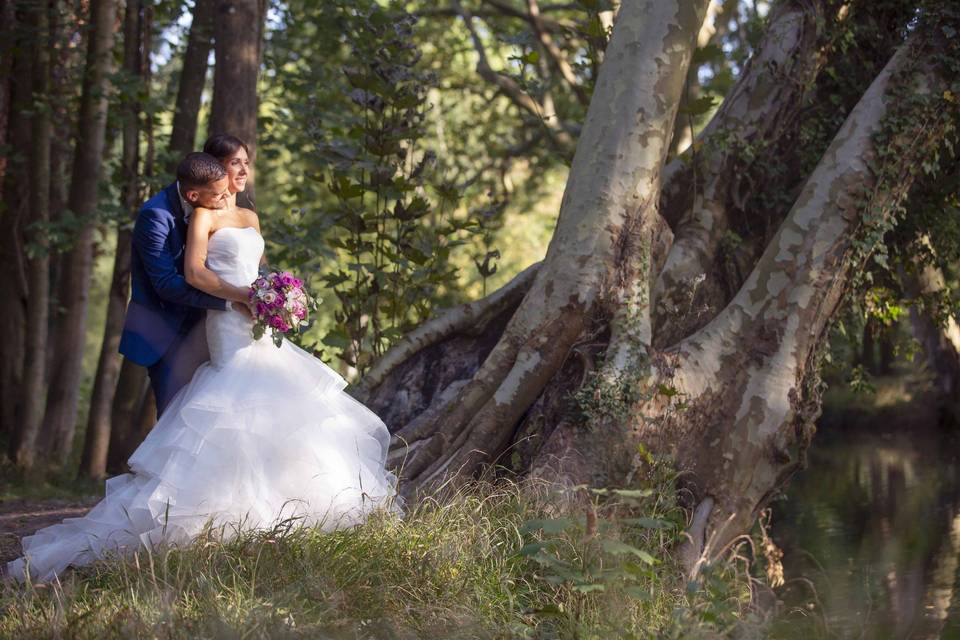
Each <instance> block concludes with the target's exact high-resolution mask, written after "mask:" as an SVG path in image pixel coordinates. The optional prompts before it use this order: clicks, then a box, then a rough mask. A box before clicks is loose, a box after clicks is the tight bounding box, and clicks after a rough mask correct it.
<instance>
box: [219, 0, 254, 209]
mask: <svg viewBox="0 0 960 640" xmlns="http://www.w3.org/2000/svg"><path fill="white" fill-rule="evenodd" d="M215 2H216V9H215V12H214V18H213V25H214V42H215V44H214V47H215V50H216V60H217V63H216V66H215V67H214V72H213V105H212V108H211V113H210V131H209V133H210V135H213V134H216V133H229V134H231V135H235V136H237V137H238V138H240V139H242V140H243V141H244V142H246V143H247V145H248V146H249V147H250V161H251V163H253V161H254V158H255V155H256V151H255V149H256V142H257V105H258V100H257V78H258V75H259V70H260V54H261V47H262V44H261V43H262V40H263V29H264V20H265V18H266V12H265V6H266V5H265V1H264V0H215ZM252 189H253V186H252V185H250V184H249V183H248V186H247V190H246V193H247V195H248V196H250V198H251V199H252V198H253V190H252Z"/></svg>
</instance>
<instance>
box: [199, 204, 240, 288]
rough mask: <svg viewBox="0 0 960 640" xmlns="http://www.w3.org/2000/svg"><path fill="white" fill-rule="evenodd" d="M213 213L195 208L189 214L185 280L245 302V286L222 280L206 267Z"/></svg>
mask: <svg viewBox="0 0 960 640" xmlns="http://www.w3.org/2000/svg"><path fill="white" fill-rule="evenodd" d="M212 216H213V214H212V213H211V212H210V211H209V210H208V209H202V208H197V209H195V210H194V212H193V215H191V216H190V225H189V226H188V227H187V251H186V255H185V256H184V259H183V274H184V276H185V277H186V278H187V282H188V283H189V284H190V285H191V286H193V287H196V288H197V289H200V291H204V292H206V293H209V294H210V295H212V296H217V297H220V298H224V299H225V300H234V301H236V302H243V303H247V302H248V299H247V292H248V290H249V289H248V288H247V287H237V286H235V285H232V284H230V283H229V282H224V281H223V280H222V279H221V278H220V276H218V275H217V274H215V273H214V272H213V271H210V269H207V266H206V264H205V263H206V261H207V242H208V241H209V239H210V229H211V225H212V224H213V219H212Z"/></svg>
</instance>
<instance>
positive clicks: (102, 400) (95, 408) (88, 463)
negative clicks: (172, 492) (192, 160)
mask: <svg viewBox="0 0 960 640" xmlns="http://www.w3.org/2000/svg"><path fill="white" fill-rule="evenodd" d="M143 8H144V7H143V3H142V2H141V1H139V0H127V6H126V9H125V12H124V21H123V68H124V70H125V71H126V73H127V75H128V77H129V79H130V81H131V82H132V81H134V80H137V79H141V78H142V73H143V71H144V59H143V58H144V57H149V54H148V53H147V52H148V51H149V50H146V51H145V50H144V49H145V48H144V47H142V42H141V40H142V38H141V34H142V32H143V31H144V30H145V29H150V28H151V27H152V25H150V24H144V22H145V21H144V20H143ZM132 97H133V96H131V98H132ZM122 109H123V157H122V159H121V172H122V184H123V188H122V193H121V206H122V207H123V209H124V210H125V211H127V212H129V214H130V216H131V220H133V219H134V218H136V215H137V209H138V208H139V205H140V174H139V168H140V167H139V164H140V106H139V101H138V100H137V99H128V100H125V101H124V104H122ZM194 126H196V125H194ZM132 249H133V243H132V234H131V231H130V229H129V227H128V226H127V225H124V224H121V225H120V226H119V228H118V230H117V248H116V252H115V253H114V261H113V276H112V277H111V281H110V291H109V294H108V298H107V317H106V321H105V322H104V327H103V342H102V344H101V347H100V358H99V360H98V362H97V371H96V374H95V377H94V381H93V392H92V393H91V394H90V411H89V413H88V416H87V430H86V434H85V440H84V447H83V457H82V458H81V460H80V474H81V475H85V476H88V477H91V478H102V477H104V476H105V475H106V473H107V448H108V446H109V444H110V414H111V409H112V406H113V397H114V394H115V392H116V389H117V378H118V376H119V374H120V361H121V358H120V354H119V353H118V348H119V346H120V334H121V332H122V330H123V322H124V317H125V315H126V310H127V298H128V297H129V295H130V257H131V254H132Z"/></svg>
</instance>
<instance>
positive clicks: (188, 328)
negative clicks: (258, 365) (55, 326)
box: [120, 153, 244, 414]
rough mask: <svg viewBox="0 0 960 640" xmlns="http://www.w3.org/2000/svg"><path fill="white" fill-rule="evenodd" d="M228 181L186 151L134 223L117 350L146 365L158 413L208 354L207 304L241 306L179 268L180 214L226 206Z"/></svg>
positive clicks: (217, 167) (216, 166) (183, 224)
mask: <svg viewBox="0 0 960 640" xmlns="http://www.w3.org/2000/svg"><path fill="white" fill-rule="evenodd" d="M227 187H228V180H227V172H226V170H225V169H224V168H223V166H221V164H220V163H219V162H218V161H217V159H216V158H214V157H213V156H210V155H208V154H205V153H190V154H188V155H187V156H186V157H185V158H184V159H183V161H182V162H181V163H180V165H179V166H178V167H177V181H176V182H174V183H173V184H171V185H170V186H168V187H167V188H165V189H164V190H163V191H161V192H160V193H158V194H157V195H155V196H154V197H152V198H150V200H148V201H147V202H146V203H145V204H144V205H143V206H142V207H141V208H140V212H139V213H138V214H137V220H136V222H135V223H134V227H133V256H132V258H131V265H130V267H131V268H130V272H131V285H132V287H131V289H132V290H131V295H130V304H129V305H128V306H127V319H126V323H125V325H124V327H123V335H122V336H121V338H120V353H122V354H123V355H124V356H125V357H127V358H129V359H130V360H132V361H133V362H136V363H137V364H139V365H142V366H144V367H147V370H148V371H149V374H150V385H151V386H152V387H153V391H154V394H155V395H156V398H157V413H158V414H160V413H163V410H164V409H165V408H166V406H167V404H168V403H169V402H170V399H171V398H172V397H173V396H174V395H175V394H176V392H177V391H178V390H179V389H180V388H181V387H183V386H184V385H185V384H187V383H188V382H189V381H190V379H191V378H192V377H193V373H194V371H196V369H197V367H199V366H200V365H201V364H203V363H204V362H206V361H207V360H209V359H210V353H209V350H208V348H207V339H206V335H205V330H204V323H203V319H204V317H205V315H206V310H207V309H219V310H225V309H229V308H237V309H238V310H239V311H243V310H244V309H240V307H241V306H242V305H236V307H232V306H231V303H230V302H228V301H227V300H223V299H221V298H217V297H214V296H211V295H208V294H206V293H204V292H202V291H200V290H198V289H195V288H193V287H191V286H190V285H189V284H187V281H186V279H185V278H184V275H183V258H184V253H185V248H186V239H187V220H186V218H187V217H188V216H189V214H190V213H192V212H193V207H205V208H207V209H223V208H224V207H226V206H227V202H228V200H227V199H228V197H229V191H228V190H227Z"/></svg>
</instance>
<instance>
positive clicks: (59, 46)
mask: <svg viewBox="0 0 960 640" xmlns="http://www.w3.org/2000/svg"><path fill="white" fill-rule="evenodd" d="M78 10H79V5H74V4H72V3H67V2H56V3H54V4H53V5H52V6H51V11H50V28H51V31H52V32H53V44H52V45H51V50H52V51H53V53H54V55H55V56H56V62H55V63H54V64H53V68H52V69H51V71H52V79H51V80H52V81H51V96H50V102H51V107H52V108H53V113H52V114H51V115H52V118H53V130H54V135H53V142H52V145H51V151H50V222H51V224H53V225H56V224H57V223H58V222H59V221H60V220H61V217H62V216H63V214H64V213H65V212H66V210H67V196H68V194H67V192H68V190H69V184H70V154H71V153H72V151H73V147H72V144H71V142H70V141H71V140H73V139H74V137H75V135H76V118H75V115H76V114H75V113H74V111H73V108H72V106H71V105H73V104H75V103H76V101H77V100H78V98H79V96H78V93H79V89H78V87H79V86H80V76H81V74H82V72H83V71H82V70H83V60H82V58H83V52H82V50H81V48H80V47H77V46H75V45H74V44H73V43H75V42H76V40H77V39H78V38H80V37H81V34H82V29H83V27H82V25H81V21H80V18H79V15H78V14H77V13H76V11H78ZM60 242H61V243H62V242H63V240H62V239H61V240H60ZM51 250H52V252H51V254H50V312H49V313H48V316H49V321H48V322H49V324H48V329H47V335H48V336H51V337H52V336H55V335H56V327H57V323H58V321H59V319H60V316H61V305H60V291H59V289H58V287H57V284H58V283H59V282H60V280H61V278H60V276H61V274H62V273H63V262H64V259H65V256H64V254H63V253H62V252H61V251H60V249H59V247H51ZM56 356H57V354H56V349H53V348H48V349H47V367H46V369H47V378H48V379H47V383H48V385H49V377H50V374H51V372H52V371H53V370H54V368H55V366H54V365H55V364H56Z"/></svg>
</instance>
